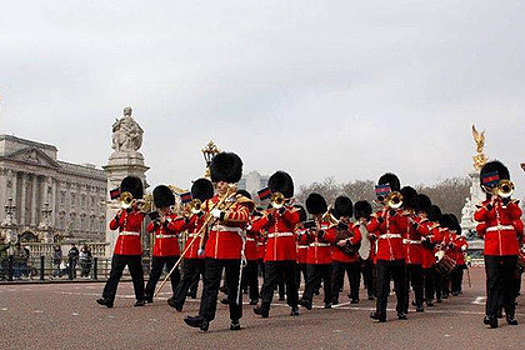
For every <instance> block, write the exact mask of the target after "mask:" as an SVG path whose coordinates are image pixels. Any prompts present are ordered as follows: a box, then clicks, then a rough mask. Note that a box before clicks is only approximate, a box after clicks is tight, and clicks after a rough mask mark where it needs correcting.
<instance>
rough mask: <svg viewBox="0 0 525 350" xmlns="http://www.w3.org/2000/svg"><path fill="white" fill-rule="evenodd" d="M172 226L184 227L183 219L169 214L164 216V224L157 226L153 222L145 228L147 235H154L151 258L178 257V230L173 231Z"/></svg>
mask: <svg viewBox="0 0 525 350" xmlns="http://www.w3.org/2000/svg"><path fill="white" fill-rule="evenodd" d="M174 226H181V227H184V226H185V223H184V218H183V217H179V218H177V215H175V214H171V215H167V216H166V224H161V225H157V224H156V223H155V222H150V224H149V225H148V227H147V229H146V230H147V231H148V232H149V233H152V232H153V233H154V237H155V243H154V245H153V256H157V257H164V256H179V255H180V245H179V232H180V230H175V229H173V228H174Z"/></svg>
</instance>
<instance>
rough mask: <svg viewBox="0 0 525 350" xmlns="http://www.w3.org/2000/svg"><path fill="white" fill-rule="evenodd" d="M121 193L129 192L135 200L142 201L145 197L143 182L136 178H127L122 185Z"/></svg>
mask: <svg viewBox="0 0 525 350" xmlns="http://www.w3.org/2000/svg"><path fill="white" fill-rule="evenodd" d="M120 192H121V193H122V192H129V193H131V195H132V196H133V198H134V199H142V197H143V196H144V186H143V185H142V180H140V179H139V178H138V177H136V176H126V177H125V178H124V179H123V180H122V182H121V183H120Z"/></svg>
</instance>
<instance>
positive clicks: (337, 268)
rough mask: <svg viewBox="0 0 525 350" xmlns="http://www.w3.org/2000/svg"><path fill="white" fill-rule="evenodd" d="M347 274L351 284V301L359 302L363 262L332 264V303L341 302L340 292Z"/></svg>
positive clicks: (336, 262)
mask: <svg viewBox="0 0 525 350" xmlns="http://www.w3.org/2000/svg"><path fill="white" fill-rule="evenodd" d="M345 272H346V275H347V276H348V283H349V284H350V299H352V300H359V285H360V284H361V262H360V261H356V262H353V263H343V262H339V261H334V262H333V263H332V301H333V302H339V291H340V290H341V288H343V286H344V282H345Z"/></svg>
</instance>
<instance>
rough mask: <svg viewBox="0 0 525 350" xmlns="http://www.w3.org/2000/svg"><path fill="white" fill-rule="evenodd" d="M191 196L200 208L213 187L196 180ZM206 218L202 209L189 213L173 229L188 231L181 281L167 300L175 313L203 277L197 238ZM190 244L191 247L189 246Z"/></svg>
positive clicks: (202, 263)
mask: <svg viewBox="0 0 525 350" xmlns="http://www.w3.org/2000/svg"><path fill="white" fill-rule="evenodd" d="M191 196H192V198H193V200H199V201H200V202H201V206H203V204H204V203H205V202H206V200H208V199H210V198H212V197H213V185H212V183H211V182H210V180H208V179H204V178H202V179H198V180H196V181H195V182H194V183H193V185H192V186H191ZM205 220H206V217H205V215H204V211H203V208H200V210H197V208H195V209H194V212H191V214H190V216H189V219H188V221H187V223H186V225H184V227H173V229H176V230H178V232H180V231H185V230H187V231H188V237H187V240H186V245H185V247H184V249H185V250H186V249H187V248H188V250H187V252H186V254H185V255H184V257H183V259H184V264H183V269H184V273H183V277H182V281H181V282H180V283H179V285H178V286H177V289H176V290H175V296H174V297H173V298H172V299H168V304H169V305H170V306H171V307H174V308H175V309H176V310H177V311H182V308H183V306H184V302H185V301H186V296H187V295H188V291H189V290H190V288H191V286H192V285H193V284H194V283H195V282H196V283H197V284H198V283H199V276H200V275H202V276H204V255H199V254H198V250H199V237H198V236H197V235H198V233H199V231H200V229H201V228H202V225H203V224H204V221H205ZM190 244H191V245H190Z"/></svg>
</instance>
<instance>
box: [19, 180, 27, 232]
mask: <svg viewBox="0 0 525 350" xmlns="http://www.w3.org/2000/svg"><path fill="white" fill-rule="evenodd" d="M20 175H21V176H20V181H21V182H22V186H21V190H22V195H21V197H20V204H19V205H18V208H19V210H20V223H19V224H20V226H25V224H26V197H27V179H26V177H27V174H26V173H24V172H21V173H20Z"/></svg>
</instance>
